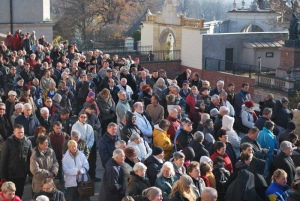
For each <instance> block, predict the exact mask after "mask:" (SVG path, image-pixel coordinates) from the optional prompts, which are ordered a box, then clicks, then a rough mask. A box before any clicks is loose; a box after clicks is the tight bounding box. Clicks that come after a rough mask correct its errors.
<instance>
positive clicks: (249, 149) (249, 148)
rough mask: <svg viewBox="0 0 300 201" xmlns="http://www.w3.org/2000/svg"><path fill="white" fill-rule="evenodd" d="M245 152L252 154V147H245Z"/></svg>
mask: <svg viewBox="0 0 300 201" xmlns="http://www.w3.org/2000/svg"><path fill="white" fill-rule="evenodd" d="M244 152H245V153H248V154H252V153H253V148H252V147H247V149H245V150H244Z"/></svg>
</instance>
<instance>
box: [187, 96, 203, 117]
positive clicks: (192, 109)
mask: <svg viewBox="0 0 300 201" xmlns="http://www.w3.org/2000/svg"><path fill="white" fill-rule="evenodd" d="M200 98H201V95H200V94H198V95H197V97H196V99H197V100H200ZM186 103H187V104H188V105H189V106H190V112H189V118H190V119H191V120H193V116H194V113H195V103H196V100H195V98H194V95H193V94H192V93H190V94H189V95H188V96H187V97H186Z"/></svg>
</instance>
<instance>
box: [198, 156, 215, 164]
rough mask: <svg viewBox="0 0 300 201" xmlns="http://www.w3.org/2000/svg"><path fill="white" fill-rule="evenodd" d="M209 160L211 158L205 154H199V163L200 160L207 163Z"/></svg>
mask: <svg viewBox="0 0 300 201" xmlns="http://www.w3.org/2000/svg"><path fill="white" fill-rule="evenodd" d="M211 161H212V160H211V159H210V158H209V157H207V156H201V158H200V163H202V162H206V163H209V162H211Z"/></svg>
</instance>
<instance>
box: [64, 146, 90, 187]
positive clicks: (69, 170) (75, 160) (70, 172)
mask: <svg viewBox="0 0 300 201" xmlns="http://www.w3.org/2000/svg"><path fill="white" fill-rule="evenodd" d="M62 168H63V171H64V178H65V187H67V188H68V187H76V186H77V181H78V180H77V178H78V177H79V176H80V180H81V178H82V177H81V175H82V174H84V178H83V179H84V181H87V179H88V178H87V171H88V170H89V168H90V166H89V163H88V161H87V158H86V157H85V155H84V154H83V153H82V152H81V151H77V154H76V155H75V156H74V155H73V154H71V153H70V151H69V150H68V151H67V152H66V154H65V155H64V157H63V159H62ZM78 170H80V175H78V174H77V171H78Z"/></svg>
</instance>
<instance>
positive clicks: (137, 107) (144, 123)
mask: <svg viewBox="0 0 300 201" xmlns="http://www.w3.org/2000/svg"><path fill="white" fill-rule="evenodd" d="M133 108H134V114H135V116H136V122H135V124H136V125H137V126H138V128H139V129H140V130H141V131H142V133H143V137H144V139H145V141H146V142H148V144H149V145H150V146H151V144H152V133H153V128H152V124H151V122H150V121H149V120H148V118H147V117H146V116H145V114H144V108H143V103H142V102H136V103H135V104H134V105H133Z"/></svg>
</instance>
